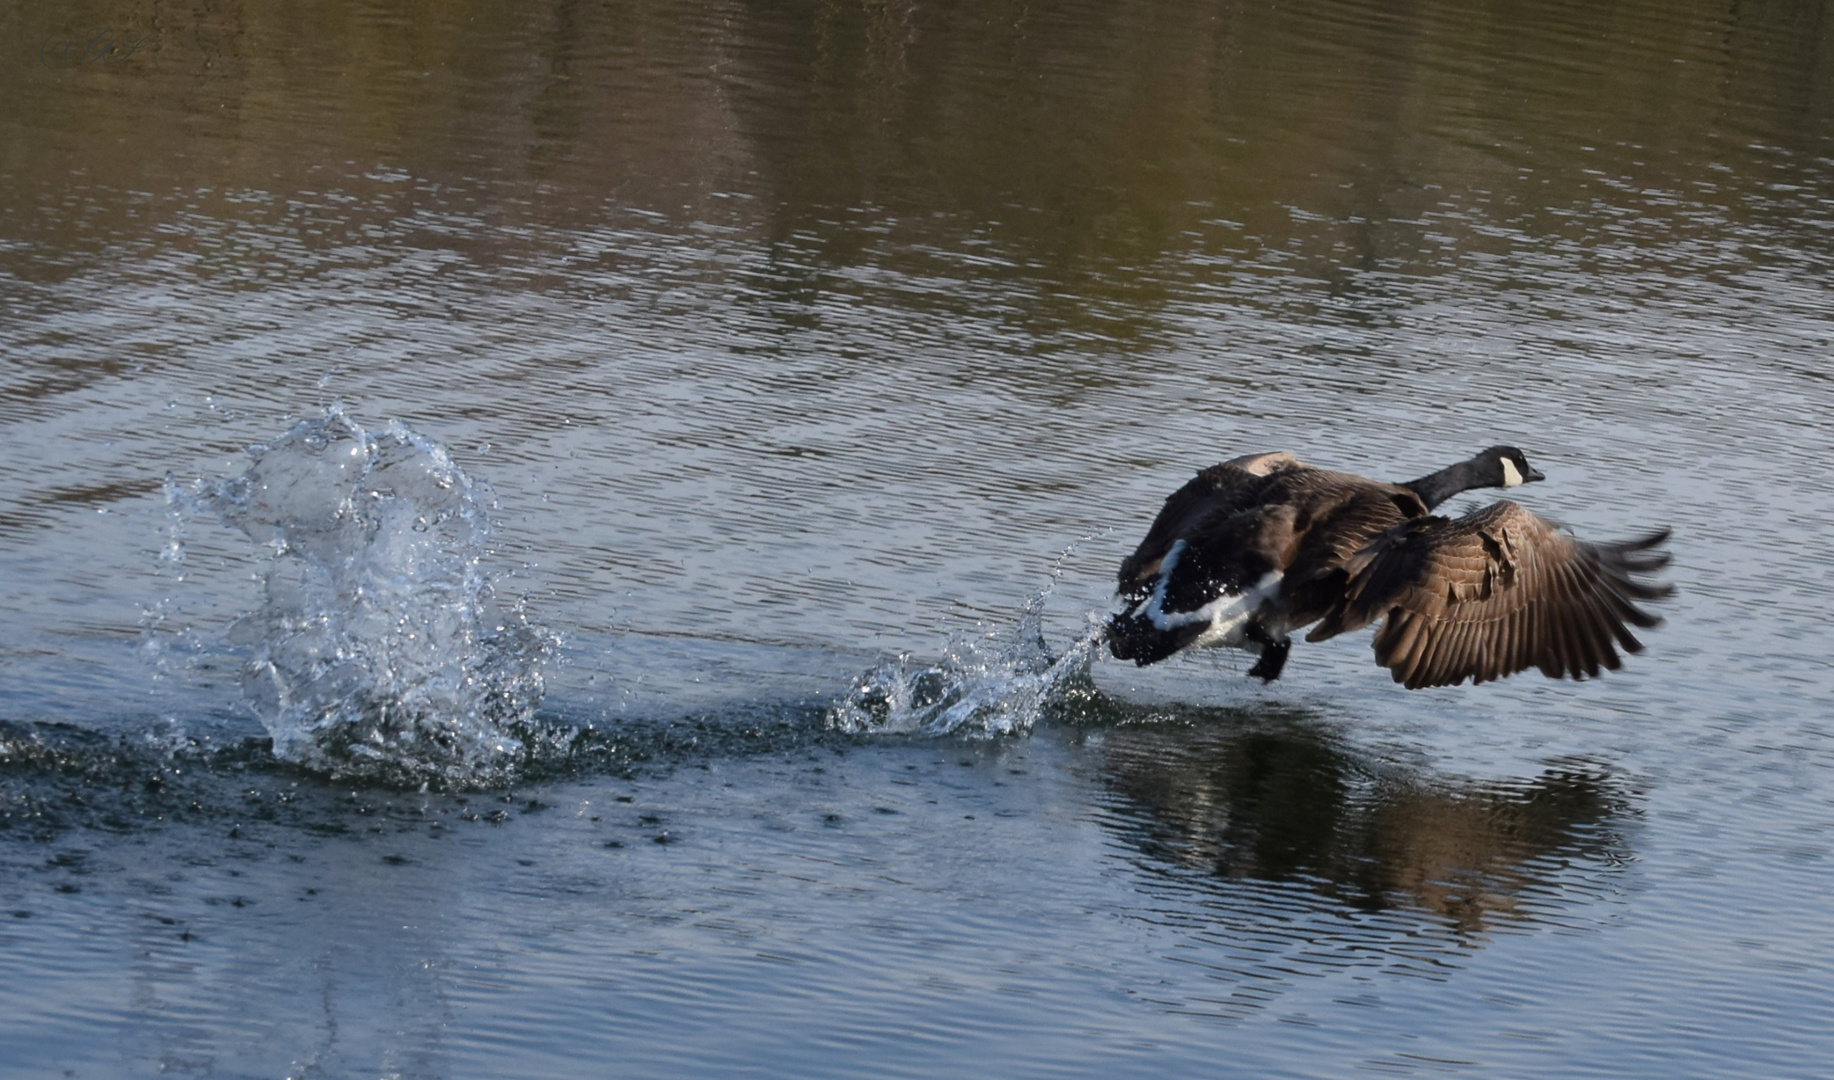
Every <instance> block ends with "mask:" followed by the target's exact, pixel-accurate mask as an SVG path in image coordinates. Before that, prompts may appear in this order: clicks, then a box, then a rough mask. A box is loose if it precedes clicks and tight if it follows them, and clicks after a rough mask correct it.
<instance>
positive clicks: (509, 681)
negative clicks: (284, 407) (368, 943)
mask: <svg viewBox="0 0 1834 1080" xmlns="http://www.w3.org/2000/svg"><path fill="white" fill-rule="evenodd" d="M249 453H250V454H251V455H252V456H253V458H254V461H253V463H252V464H250V465H249V467H248V469H247V471H245V472H244V473H242V475H240V476H237V477H234V478H232V479H230V480H227V481H224V482H222V483H220V484H214V485H213V484H208V483H203V482H200V483H198V484H194V485H192V486H191V487H189V488H181V487H179V486H178V485H175V484H169V485H168V498H169V499H170V500H171V501H172V502H173V505H174V509H175V515H176V517H177V519H178V520H179V521H180V522H181V525H182V522H183V521H184V520H186V519H187V518H188V517H191V516H195V515H196V514H198V513H199V512H209V513H214V514H215V516H216V517H217V518H219V519H220V520H222V521H223V522H224V523H225V524H228V525H231V526H234V527H235V528H237V529H239V530H241V531H242V532H243V533H245V534H247V536H248V537H249V538H250V539H252V540H254V541H256V542H257V543H259V544H262V545H264V546H266V547H267V548H268V550H269V551H270V553H271V557H270V558H269V559H268V560H267V562H266V564H265V567H264V569H263V572H262V576H263V584H264V602H263V603H262V605H261V606H260V608H258V609H257V610H255V611H252V612H249V613H248V614H245V615H243V616H241V617H240V618H238V619H237V620H235V622H233V623H232V624H231V625H230V627H229V630H228V632H227V635H226V637H227V640H228V642H229V644H231V645H232V646H237V647H240V648H242V649H244V650H245V651H246V657H247V659H246V661H245V663H244V665H243V670H242V691H243V695H244V698H245V699H246V701H247V702H248V704H249V705H250V706H251V707H252V708H253V710H254V712H255V714H256V716H257V717H259V718H260V720H261V723H262V724H263V725H264V726H265V727H266V728H267V730H268V733H269V734H270V735H271V736H272V737H273V743H274V753H275V755H276V756H277V757H279V758H281V759H283V760H286V761H291V762H294V763H297V764H300V765H304V766H306V767H308V768H312V769H317V770H321V771H324V772H328V773H330V774H332V775H334V776H364V777H370V778H375V779H383V780H387V781H390V782H396V783H401V782H407V783H421V784H425V783H430V782H431V783H438V784H444V785H471V784H480V783H491V782H498V781H502V780H505V779H507V778H508V777H509V776H510V775H512V774H513V772H514V770H515V768H516V767H517V765H518V764H519V763H520V761H521V760H522V758H523V757H525V756H526V751H527V749H528V748H527V747H526V746H525V744H526V743H528V741H529V739H530V738H531V732H532V727H531V724H530V721H531V718H532V717H533V714H534V711H535V707H536V705H537V704H538V703H539V702H540V699H541V693H542V676H541V668H542V664H543V662H544V660H545V659H546V657H547V655H548V653H549V652H550V650H551V647H552V644H553V641H552V635H550V634H548V633H546V632H545V631H543V630H541V629H540V628H539V627H536V626H534V625H533V624H531V623H530V622H529V621H528V619H527V618H526V617H525V615H524V613H523V611H522V610H521V607H520V605H519V604H509V605H504V604H502V603H500V602H499V601H498V600H497V598H496V595H495V592H494V590H493V589H492V587H491V582H490V577H489V575H488V574H487V573H486V572H485V570H484V569H483V566H482V565H481V562H482V559H483V558H484V556H485V555H486V554H487V552H488V546H487V543H488V539H489V531H490V530H489V521H488V518H487V515H486V512H485V506H484V505H483V503H482V501H481V500H480V497H479V493H478V491H477V489H476V488H475V487H474V485H473V483H472V481H471V479H470V478H469V477H468V476H466V475H465V473H464V471H463V470H461V469H460V468H459V467H458V466H457V465H456V464H454V463H453V461H452V459H451V457H450V456H449V455H448V454H447V453H446V450H445V448H444V447H442V446H440V445H439V444H438V443H436V442H434V441H433V440H431V439H428V438H425V437H424V436H421V435H419V434H417V433H416V432H414V431H413V430H412V429H410V428H409V427H407V425H405V424H402V423H399V422H390V423H389V425H388V427H387V428H386V429H385V430H384V431H383V432H381V433H380V434H375V435H372V434H371V433H369V432H367V431H365V430H364V429H363V428H361V427H360V426H358V425H357V424H356V422H355V421H353V420H351V419H350V418H349V417H347V416H345V415H344V413H343V411H342V410H341V409H340V408H338V407H336V406H333V407H332V408H330V409H328V410H327V411H326V414H325V416H324V417H323V418H320V419H314V420H307V421H304V422H301V423H299V424H296V425H294V427H293V428H291V429H290V430H288V431H287V432H286V433H285V434H284V435H282V436H280V437H279V438H278V439H275V440H274V441H273V442H270V443H267V444H265V445H260V446H255V447H251V448H250V449H249ZM181 534H182V528H180V527H178V526H175V530H174V535H175V536H180V535H181ZM176 542H178V541H175V543H176ZM163 558H164V560H165V561H166V562H168V563H178V562H182V552H180V553H178V554H174V553H172V552H171V551H168V552H167V553H166V555H165V556H163Z"/></svg>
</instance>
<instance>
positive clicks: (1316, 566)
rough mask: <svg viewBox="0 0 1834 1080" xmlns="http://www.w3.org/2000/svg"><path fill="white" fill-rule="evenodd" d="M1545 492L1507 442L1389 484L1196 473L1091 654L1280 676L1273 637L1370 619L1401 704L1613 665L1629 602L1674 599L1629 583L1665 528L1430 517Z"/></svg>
mask: <svg viewBox="0 0 1834 1080" xmlns="http://www.w3.org/2000/svg"><path fill="white" fill-rule="evenodd" d="M1543 479H1546V478H1545V477H1543V476H1542V475H1541V474H1540V473H1538V472H1536V471H1535V470H1534V469H1533V468H1532V467H1530V466H1529V464H1528V459H1527V458H1526V457H1524V456H1523V454H1522V451H1520V450H1518V449H1516V448H1515V447H1513V446H1493V447H1491V448H1490V449H1488V450H1485V451H1483V452H1482V453H1480V454H1478V455H1477V456H1475V457H1473V458H1471V459H1470V460H1469V461H1461V462H1459V463H1458V464H1456V465H1453V466H1451V467H1450V468H1446V469H1441V470H1440V471H1438V472H1436V473H1433V474H1431V475H1428V476H1423V477H1421V478H1420V479H1418V480H1411V481H1409V482H1407V483H1405V484H1385V483H1382V482H1380V481H1377V480H1368V479H1365V478H1363V477H1361V476H1353V475H1351V474H1349V473H1340V472H1329V471H1326V470H1324V469H1317V468H1313V467H1312V466H1310V465H1307V464H1305V463H1304V462H1301V461H1299V460H1298V459H1296V458H1294V457H1293V456H1292V455H1291V454H1286V453H1273V454H1250V455H1248V456H1245V457H1239V458H1235V459H1234V460H1231V461H1226V462H1224V463H1223V464H1221V465H1216V466H1213V467H1211V468H1208V469H1205V470H1204V471H1203V472H1200V473H1198V474H1197V476H1196V478H1195V479H1193V480H1191V482H1189V483H1187V484H1186V485H1185V486H1183V487H1181V488H1179V489H1178V490H1177V491H1176V492H1174V493H1173V494H1172V497H1171V498H1169V499H1167V500H1166V502H1165V508H1164V509H1162V510H1160V511H1159V516H1158V517H1157V518H1156V519H1154V521H1153V525H1152V528H1151V529H1149V530H1147V533H1146V539H1145V540H1143V541H1141V543H1140V546H1139V548H1138V549H1137V550H1136V551H1135V552H1134V553H1133V554H1132V555H1130V556H1128V557H1127V560H1126V561H1125V562H1123V563H1122V564H1121V571H1120V575H1119V577H1120V588H1119V595H1120V596H1121V598H1122V599H1123V601H1124V602H1125V603H1126V608H1125V609H1124V610H1123V611H1122V612H1121V613H1120V614H1117V615H1115V616H1113V617H1112V618H1111V619H1109V621H1108V627H1107V632H1108V648H1109V651H1110V652H1112V653H1113V654H1114V655H1115V657H1117V658H1118V659H1122V660H1132V661H1134V662H1135V663H1136V664H1139V665H1141V666H1144V665H1147V664H1152V663H1156V662H1158V661H1160V660H1163V659H1165V658H1166V657H1168V656H1170V655H1172V654H1173V653H1175V652H1177V651H1179V650H1180V649H1185V648H1190V647H1193V646H1217V645H1226V646H1230V647H1233V648H1240V649H1246V650H1248V651H1250V652H1256V653H1259V655H1260V659H1259V660H1257V661H1256V663H1255V665H1254V667H1253V668H1251V669H1250V670H1249V672H1248V674H1250V675H1254V676H1258V677H1259V678H1261V679H1262V680H1263V681H1264V682H1272V681H1273V680H1275V679H1277V678H1279V677H1280V669H1281V668H1282V667H1283V666H1284V665H1285V664H1286V654H1287V651H1288V650H1289V649H1290V648H1291V647H1292V642H1291V640H1290V639H1289V638H1288V637H1287V634H1288V632H1289V631H1292V630H1297V629H1299V628H1300V627H1302V626H1306V625H1308V624H1310V623H1314V622H1316V623H1317V624H1318V625H1317V626H1316V627H1314V628H1313V629H1312V632H1311V633H1309V634H1307V635H1306V640H1307V641H1323V640H1325V639H1326V638H1330V637H1335V636H1337V635H1338V634H1342V633H1344V632H1346V631H1349V630H1356V629H1359V628H1361V627H1364V626H1367V625H1369V624H1370V623H1372V622H1374V621H1375V620H1377V619H1381V620H1383V623H1382V627H1381V629H1380V630H1378V631H1376V635H1375V654H1376V663H1378V664H1381V665H1382V666H1383V667H1386V668H1388V669H1389V671H1391V672H1392V673H1393V674H1394V678H1395V681H1396V682H1398V683H1403V684H1405V685H1406V686H1407V688H1408V689H1410V690H1414V689H1418V688H1420V687H1423V686H1454V685H1457V684H1458V683H1461V682H1463V681H1464V680H1466V679H1470V680H1471V681H1472V682H1473V683H1481V682H1485V681H1488V680H1490V679H1500V678H1502V677H1503V676H1505V675H1513V674H1515V673H1516V672H1518V671H1522V670H1523V669H1525V668H1529V667H1538V668H1540V669H1541V671H1542V673H1543V674H1545V675H1547V676H1548V677H1549V678H1553V679H1558V678H1560V677H1562V676H1570V677H1572V678H1575V679H1578V678H1582V677H1588V678H1589V677H1594V676H1596V675H1598V673H1599V669H1600V668H1601V667H1604V668H1610V669H1612V670H1616V669H1617V668H1618V667H1620V666H1622V663H1623V662H1622V661H1621V660H1620V659H1619V658H1618V654H1617V651H1616V650H1615V649H1614V648H1613V647H1612V645H1613V642H1614V641H1615V642H1616V644H1618V645H1621V646H1622V647H1623V648H1625V649H1626V650H1628V651H1630V652H1633V653H1634V652H1641V651H1642V649H1643V646H1642V643H1641V642H1639V641H1637V639H1636V638H1635V637H1634V636H1633V635H1632V634H1631V632H1630V630H1629V629H1628V627H1627V626H1626V625H1625V624H1627V623H1629V624H1634V625H1636V626H1639V627H1642V628H1645V629H1648V628H1650V627H1654V626H1659V625H1661V622H1662V620H1661V619H1659V618H1657V617H1655V616H1654V615H1651V614H1649V613H1648V612H1645V611H1642V610H1640V609H1639V608H1637V606H1636V605H1635V604H1633V603H1632V601H1633V600H1658V599H1661V598H1662V597H1665V596H1668V595H1669V594H1670V593H1671V592H1673V591H1674V590H1673V589H1672V588H1671V587H1669V586H1667V585H1659V584H1653V583H1649V582H1645V581H1639V580H1637V579H1636V578H1635V576H1634V575H1638V574H1649V573H1653V572H1655V571H1657V570H1660V569H1661V568H1662V567H1664V566H1666V565H1668V555H1667V554H1666V553H1664V552H1660V551H1656V550H1655V548H1657V547H1658V546H1659V545H1660V544H1661V543H1662V542H1663V541H1664V540H1667V539H1668V536H1669V530H1667V529H1662V530H1659V531H1657V532H1653V533H1650V534H1649V535H1648V536H1645V537H1642V538H1641V539H1638V540H1631V541H1628V542H1625V543H1620V544H1590V543H1587V542H1585V541H1583V540H1579V539H1576V538H1574V537H1572V536H1570V535H1568V534H1567V533H1565V532H1562V531H1561V530H1559V529H1557V528H1556V527H1555V526H1553V525H1551V524H1549V523H1548V522H1546V521H1543V520H1542V519H1540V518H1538V517H1536V516H1535V515H1534V514H1531V513H1529V512H1528V511H1527V510H1524V509H1522V508H1521V507H1520V506H1517V505H1516V504H1515V503H1513V502H1510V501H1509V500H1507V499H1503V500H1499V501H1497V502H1494V503H1491V504H1490V505H1489V506H1486V507H1484V508H1483V509H1481V510H1475V511H1473V512H1471V513H1469V514H1466V515H1465V516H1464V517H1461V518H1457V519H1452V518H1444V517H1437V516H1434V515H1432V514H1431V513H1430V511H1431V510H1432V509H1433V508H1434V507H1436V506H1438V505H1439V504H1440V503H1442V502H1444V501H1446V500H1447V499H1449V498H1451V497H1452V496H1454V495H1456V494H1458V493H1459V492H1461V491H1469V490H1471V489H1473V488H1480V487H1502V488H1510V487H1516V486H1517V485H1520V484H1525V483H1528V482H1530V481H1534V480H1543Z"/></svg>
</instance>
